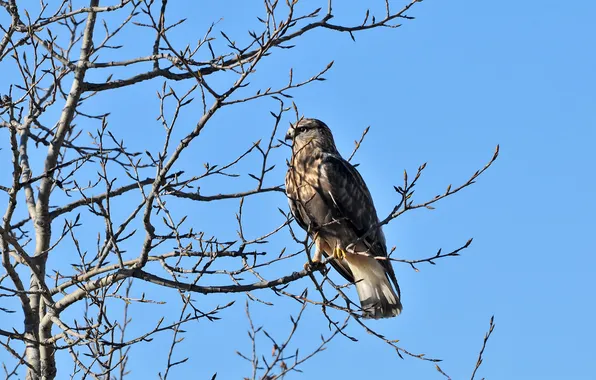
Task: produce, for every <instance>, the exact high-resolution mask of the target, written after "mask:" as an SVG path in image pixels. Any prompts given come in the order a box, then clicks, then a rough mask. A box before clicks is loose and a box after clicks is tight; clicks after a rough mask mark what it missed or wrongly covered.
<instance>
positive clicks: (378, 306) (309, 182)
mask: <svg viewBox="0 0 596 380" xmlns="http://www.w3.org/2000/svg"><path fill="white" fill-rule="evenodd" d="M286 140H292V158H291V160H290V162H289V167H288V172H287V174H286V194H287V196H288V201H289V204H290V209H291V211H292V214H293V215H294V218H295V219H296V221H297V222H298V224H299V225H300V227H302V228H303V229H304V230H305V231H307V233H308V234H309V235H310V236H311V237H312V239H313V240H314V243H315V246H316V248H315V253H314V256H313V258H312V264H314V265H320V263H321V260H322V256H323V255H324V256H325V257H333V259H332V260H331V261H330V263H331V265H332V266H333V268H335V270H337V271H338V272H339V273H340V274H341V275H342V276H343V277H344V278H345V279H346V280H348V281H350V282H352V283H355V284H356V290H357V292H358V297H359V298H360V305H361V308H362V312H363V316H364V317H365V318H375V319H377V318H390V317H394V316H396V315H398V314H399V313H400V312H401V310H402V305H401V302H400V290H399V285H398V284H397V279H396V278H395V272H394V271H393V267H392V266H391V262H390V261H389V260H387V259H386V258H387V246H386V243H385V235H384V234H383V230H382V229H381V226H380V225H379V218H378V217H377V212H376V210H375V206H374V204H373V200H372V197H371V195H370V192H369V191H368V188H367V187H366V184H365V183H364V180H363V179H362V177H361V176H360V173H358V171H357V170H356V168H354V166H352V165H351V164H350V163H349V162H348V161H346V160H344V159H343V158H342V156H341V155H340V154H339V152H338V151H337V148H336V147H335V142H334V141H333V135H332V134H331V130H330V129H329V127H327V125H325V123H323V122H322V121H320V120H317V119H301V120H300V121H299V122H298V123H296V124H295V125H291V126H290V129H288V132H287V134H286ZM378 258H381V259H380V260H379V259H378ZM306 265H311V263H307V264H306ZM392 284H393V286H394V287H395V288H394V287H393V286H392Z"/></svg>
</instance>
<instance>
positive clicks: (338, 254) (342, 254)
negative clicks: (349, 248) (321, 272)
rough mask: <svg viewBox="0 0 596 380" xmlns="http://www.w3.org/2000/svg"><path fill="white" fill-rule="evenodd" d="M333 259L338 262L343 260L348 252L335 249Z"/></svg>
mask: <svg viewBox="0 0 596 380" xmlns="http://www.w3.org/2000/svg"><path fill="white" fill-rule="evenodd" d="M333 257H334V258H335V259H336V260H343V259H345V258H346V251H344V250H343V249H341V248H339V247H335V249H334V250H333Z"/></svg>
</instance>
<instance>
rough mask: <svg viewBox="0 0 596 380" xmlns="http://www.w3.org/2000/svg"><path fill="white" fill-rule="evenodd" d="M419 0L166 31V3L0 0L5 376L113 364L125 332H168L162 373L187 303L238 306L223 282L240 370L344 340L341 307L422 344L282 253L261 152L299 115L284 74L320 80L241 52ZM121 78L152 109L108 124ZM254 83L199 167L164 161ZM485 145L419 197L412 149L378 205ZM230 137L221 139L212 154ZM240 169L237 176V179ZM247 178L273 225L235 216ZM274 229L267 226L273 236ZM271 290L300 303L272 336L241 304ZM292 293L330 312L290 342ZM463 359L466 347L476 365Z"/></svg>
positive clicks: (345, 316)
mask: <svg viewBox="0 0 596 380" xmlns="http://www.w3.org/2000/svg"><path fill="white" fill-rule="evenodd" d="M419 1H420V0H412V1H411V2H409V3H405V4H401V5H400V6H399V8H397V6H396V5H394V4H390V3H389V2H388V1H387V2H385V4H384V5H385V9H384V11H383V12H382V13H378V12H368V11H367V12H366V14H365V15H363V21H362V22H361V23H356V24H350V23H349V22H334V20H335V19H339V18H340V17H337V16H338V14H337V13H338V12H339V11H336V10H335V9H334V8H333V7H332V5H334V4H332V2H331V1H328V2H324V3H325V4H322V5H324V6H323V7H322V8H317V7H313V6H312V4H306V3H304V2H299V1H297V0H293V1H288V2H279V1H272V0H266V1H265V2H264V7H263V9H262V11H261V13H260V15H259V17H258V18H257V19H256V20H257V21H258V28H256V29H255V30H254V31H253V30H249V31H248V34H247V35H231V34H229V32H228V33H226V31H224V30H222V29H221V28H220V26H219V25H218V23H217V22H214V23H212V24H210V25H207V26H206V27H205V26H204V25H201V26H200V27H197V28H195V30H196V34H195V35H192V36H187V35H181V34H180V33H177V30H178V28H180V27H182V26H183V25H185V23H186V24H188V23H189V22H190V21H187V20H184V19H182V20H174V21H170V20H169V19H168V17H167V16H168V14H169V13H168V6H169V4H168V2H167V0H162V1H161V2H159V1H154V0H121V1H120V2H115V3H110V4H108V5H106V4H100V1H99V0H90V1H89V3H88V4H87V5H79V4H78V3H77V2H75V1H67V0H65V1H62V2H47V1H42V2H41V3H40V4H38V5H32V4H24V3H23V4H17V2H16V0H8V1H0V6H2V7H3V8H4V11H5V18H4V19H0V20H1V21H2V23H1V26H2V32H3V36H2V39H1V40H0V62H1V63H0V64H1V65H2V69H1V70H2V71H1V72H2V73H3V77H4V79H3V80H2V81H1V82H0V84H1V85H2V88H0V93H1V95H2V98H1V104H0V107H1V108H0V117H1V120H0V123H1V124H0V128H1V129H0V131H1V136H2V140H1V141H2V145H1V147H2V151H1V153H2V154H3V155H2V156H1V157H0V158H1V159H2V160H3V162H4V166H3V167H5V168H7V169H5V170H3V173H2V175H1V176H0V180H1V181H2V182H1V183H0V194H1V196H0V200H1V201H2V202H4V204H6V207H5V211H4V213H3V219H2V224H1V226H0V250H1V254H2V266H3V273H2V274H1V275H0V291H1V292H2V293H0V296H1V297H2V300H3V301H2V302H3V304H0V313H2V314H5V315H8V314H9V313H14V314H15V315H18V317H17V318H14V317H11V319H10V320H11V321H12V320H14V321H20V322H22V323H23V325H22V326H21V325H20V324H19V323H15V324H14V325H10V326H8V325H5V324H4V318H3V322H2V326H0V328H1V329H0V336H2V337H3V339H2V340H0V344H1V345H2V346H3V347H4V349H5V350H6V352H8V353H10V354H11V355H12V356H13V358H14V360H13V361H12V362H5V365H4V368H5V372H6V375H7V377H11V376H13V375H18V374H22V373H25V372H26V374H27V375H26V376H27V378H28V379H38V378H44V379H51V378H55V377H56V376H59V377H61V378H62V377H63V376H65V374H66V373H68V371H71V375H72V376H76V377H84V378H85V377H93V378H106V379H109V378H116V377H120V378H122V377H124V376H125V375H126V374H127V373H128V372H127V371H128V370H129V368H128V367H127V362H128V360H129V358H130V357H131V356H132V355H134V353H135V350H134V349H135V347H137V345H138V344H139V343H141V342H149V341H151V340H152V339H153V338H155V337H158V336H162V335H164V334H166V333H169V334H171V342H170V344H169V351H168V354H167V363H166V365H165V369H164V370H163V371H162V372H160V374H159V375H160V377H163V378H167V377H168V375H170V376H171V371H172V370H173V368H174V367H176V366H178V365H181V364H183V363H184V362H185V361H186V360H187V358H188V355H185V354H183V353H177V352H176V347H177V345H179V344H180V342H181V336H182V335H183V334H184V331H185V329H189V328H191V327H192V326H194V325H193V324H191V322H193V321H198V320H208V321H215V320H218V319H220V318H225V313H223V311H224V310H226V309H229V308H232V307H233V308H236V309H238V308H240V307H241V306H240V305H238V303H239V302H238V301H239V300H241V299H242V300H246V301H245V305H244V308H245V311H246V316H247V318H248V321H249V322H250V324H249V325H250V331H249V339H250V340H251V342H252V352H251V353H242V352H239V355H240V356H241V357H242V358H244V359H246V360H248V361H249V362H250V363H251V366H252V373H251V374H249V377H251V378H263V379H272V378H280V377H283V376H285V375H286V374H288V373H289V372H293V371H297V370H299V368H300V366H301V364H303V363H304V362H305V361H306V360H308V359H310V358H311V357H313V356H314V355H316V354H318V353H320V352H322V351H323V350H324V349H325V347H326V346H327V344H328V343H329V342H330V341H331V340H332V339H336V338H337V339H346V338H347V339H349V340H356V338H355V337H353V336H351V335H350V333H349V332H348V330H347V326H348V325H350V324H355V325H358V326H360V328H361V329H362V330H363V331H366V332H368V333H370V334H373V335H374V336H376V337H377V338H378V339H379V340H380V341H382V342H384V343H385V344H387V345H389V346H391V347H392V348H393V349H394V350H395V351H396V353H397V354H398V355H399V356H400V357H401V356H404V355H406V356H412V357H415V358H418V359H421V360H424V361H429V362H432V363H436V362H437V361H438V360H437V359H433V358H428V357H426V356H424V355H422V354H416V353H411V352H410V351H408V350H407V349H405V348H403V347H401V346H400V345H398V343H397V342H396V341H394V340H392V339H393V338H386V337H384V336H383V335H381V334H380V333H378V332H376V331H375V329H374V328H372V327H370V326H369V325H368V324H367V322H366V321H365V320H362V319H361V318H360V314H359V313H360V311H359V310H358V306H357V303H354V302H352V301H351V297H352V294H351V291H352V290H348V289H347V287H346V285H345V284H342V283H338V282H336V278H335V277H334V276H333V275H330V276H328V274H329V272H327V271H326V270H320V271H319V270H316V271H313V270H312V269H310V268H307V269H304V270H302V267H301V266H298V267H296V266H295V265H294V264H292V265H290V264H285V263H289V262H291V263H294V262H296V260H295V259H294V258H297V257H301V258H304V257H305V255H306V256H308V257H310V250H311V242H310V241H309V240H308V238H307V237H305V235H304V234H303V232H302V231H298V230H296V229H295V227H294V224H293V222H292V218H291V216H290V215H289V213H288V210H287V206H280V205H285V199H284V197H283V193H284V189H283V186H282V185H281V183H282V182H283V174H280V173H283V171H285V165H284V162H283V161H282V160H280V159H279V158H280V157H282V155H285V154H286V153H287V150H285V146H284V143H283V142H282V141H281V140H279V138H280V137H281V135H280V134H282V133H283V132H285V125H287V122H288V121H295V120H297V119H298V118H299V117H300V116H301V115H300V112H299V108H298V105H296V104H294V103H293V102H292V100H291V99H292V95H291V94H292V92H293V91H294V90H296V89H298V88H300V87H305V86H311V85H314V84H315V82H319V81H323V80H325V78H324V75H325V74H326V73H327V72H328V71H329V70H331V68H332V65H333V62H330V63H329V64H328V65H327V66H325V67H322V68H321V70H320V71H318V72H314V73H312V74H311V75H309V76H303V75H301V76H300V77H294V74H293V70H292V69H290V71H289V73H288V74H287V81H286V82H285V83H284V84H277V82H276V81H275V80H274V79H273V77H272V78H271V79H270V78H268V77H267V76H265V77H263V75H259V71H258V70H257V69H258V68H261V67H262V66H263V65H264V62H265V61H266V60H270V59H271V58H270V57H271V56H276V55H281V54H283V53H282V52H283V50H285V49H291V48H293V47H294V46H295V45H297V44H300V43H302V42H303V40H304V38H305V36H307V35H310V34H313V33H315V32H316V31H319V30H327V31H330V32H332V33H327V34H325V35H324V38H326V39H327V40H325V43H329V41H332V40H333V38H335V36H336V35H337V34H339V33H348V34H349V35H350V36H351V37H352V39H354V36H355V35H356V34H357V33H358V32H361V31H364V30H369V29H377V28H382V27H391V28H394V27H397V26H399V24H398V22H400V21H403V20H408V19H411V17H410V16H408V14H407V12H408V11H409V10H410V8H412V7H414V6H415V5H416V3H418V2H419ZM381 5H383V4H381ZM373 13H376V14H375V15H373ZM190 16H191V15H189V17H190ZM191 21H192V20H191ZM201 27H202V28H204V29H201ZM127 33H129V34H130V33H134V38H127V37H126V34H127ZM199 35H200V37H199ZM197 38H198V42H196V43H190V42H189V41H194V40H197ZM296 65H300V63H296ZM127 90H129V92H128V94H129V96H131V97H133V96H134V97H135V98H136V97H138V98H139V99H142V100H141V101H143V102H146V104H151V101H150V100H148V99H153V101H154V104H155V107H153V106H150V107H148V109H147V110H145V109H144V107H143V108H141V107H132V106H128V105H127V106H126V107H125V111H127V112H128V113H129V114H135V113H136V114H138V113H149V114H155V115H156V116H157V120H156V121H155V122H154V125H152V126H148V125H145V124H137V125H122V119H120V118H119V116H118V114H117V113H114V112H112V111H113V110H114V109H115V108H117V107H118V106H117V105H115V104H109V99H110V98H109V97H110V96H111V94H112V93H115V92H118V91H127ZM156 90H157V97H156V98H155V96H154V95H152V94H153V93H154V91H156ZM195 98H196V99H195ZM265 101H267V103H266V104H267V106H270V105H271V104H275V106H274V107H273V108H272V109H271V112H270V114H271V117H272V119H271V123H270V126H269V127H268V132H266V133H262V132H260V133H261V135H262V139H260V140H258V141H256V142H250V141H236V142H235V143H234V149H232V148H230V149H228V148H227V147H226V149H222V154H221V156H220V157H202V158H205V159H206V160H208V162H207V163H205V164H204V167H202V168H200V167H197V166H196V165H188V163H186V164H185V163H183V160H182V159H181V157H183V155H189V154H191V155H193V157H201V154H200V152H201V151H200V147H199V146H198V145H199V141H200V140H201V135H202V134H204V133H208V130H209V129H210V128H211V129H215V128H217V123H218V119H217V118H218V115H220V114H222V113H225V112H228V113H233V112H237V111H235V110H237V109H238V108H239V107H241V106H242V105H245V104H248V103H249V104H251V106H252V105H253V104H263V102H265ZM271 102H274V103H271ZM106 103H108V104H106ZM120 115H121V113H120ZM155 124H157V125H159V126H160V127H161V128H155ZM242 127H243V126H238V128H242ZM367 131H368V129H366V130H365V131H364V133H363V134H362V137H361V138H360V140H359V141H358V142H357V143H356V145H355V149H354V152H352V154H351V155H350V159H352V158H353V157H354V154H355V153H356V151H357V150H358V148H359V146H360V144H361V143H362V141H363V139H364V137H365V135H366V133H367ZM221 138H222V139H228V140H229V138H230V136H221ZM222 141H223V140H222ZM236 146H243V148H244V149H243V150H242V151H237V149H236ZM277 152H280V154H279V155H278V153H277ZM497 154H498V148H497V151H496V152H495V154H494V156H493V157H492V159H490V161H489V162H488V163H487V164H486V165H485V166H484V167H483V168H482V169H481V170H479V171H477V172H476V173H474V174H473V175H472V176H471V177H470V178H469V180H467V181H466V182H464V183H463V184H461V185H459V186H454V187H451V186H449V187H448V188H447V189H446V190H445V191H444V192H443V193H442V194H441V195H438V196H437V197H435V198H433V199H430V200H424V201H417V202H414V200H413V195H412V194H413V189H414V186H415V185H416V183H417V181H418V179H419V178H420V176H421V175H422V173H423V171H424V168H425V165H421V166H420V168H419V169H418V171H417V172H416V173H415V174H414V175H413V176H411V175H410V176H409V175H408V173H407V172H405V171H404V175H403V184H402V185H401V186H399V187H396V188H395V190H396V192H397V195H398V203H397V204H396V206H395V208H394V209H393V210H392V211H391V213H390V214H389V215H387V216H386V217H385V218H384V219H383V220H382V221H381V224H387V223H390V222H391V221H392V220H394V219H395V218H397V217H399V216H401V215H403V214H404V213H405V212H407V211H410V210H414V209H418V208H429V209H431V208H432V207H433V204H434V203H436V202H438V201H439V200H441V199H443V198H445V197H448V196H450V195H452V194H454V193H456V192H458V191H459V190H462V189H463V188H465V187H467V186H469V185H471V184H473V183H474V181H475V180H476V179H477V177H478V176H480V175H481V174H482V173H483V172H484V171H485V170H486V169H487V168H488V167H489V166H490V165H491V164H492V163H493V162H494V160H495V159H496V157H497ZM230 155H235V157H233V158H231V159H228V161H224V160H225V159H226V158H228V157H231V156H230ZM9 160H10V161H11V163H9ZM193 161H194V162H196V160H193ZM8 168H10V169H8ZM247 179H248V180H249V181H253V184H252V186H249V187H246V185H247V183H248V182H247ZM230 189H232V190H230ZM210 191H212V192H210ZM254 197H269V198H271V201H270V204H271V207H272V209H273V210H275V209H277V207H280V209H279V212H280V214H279V215H280V218H281V219H280V221H279V223H278V225H277V226H275V227H273V228H271V229H269V225H268V224H270V223H264V222H262V221H261V222H259V212H255V211H254V210H251V211H250V212H248V215H247V211H246V206H245V204H247V203H248V202H250V201H251V200H252V199H253V198H254ZM230 202H234V204H235V205H236V206H237V213H236V219H237V223H236V224H235V225H224V226H219V227H220V228H218V231H225V232H218V233H217V234H216V233H211V232H209V231H210V230H213V229H212V228H209V225H210V224H209V221H210V220H213V221H214V222H213V223H212V224H218V223H219V221H218V218H217V214H218V213H219V211H220V210H223V208H224V207H229V205H230V204H231V203H230ZM206 204H209V206H205V205H206ZM211 204H213V205H211ZM207 207H209V208H210V210H211V211H210V212H205V210H207ZM191 210H192V211H191ZM199 210H201V212H202V214H201V215H199V216H197V213H198V212H199ZM201 223H202V224H201ZM198 225H202V227H198ZM205 226H207V228H205ZM248 230H250V232H248ZM235 234H237V236H236V237H232V236H234V235H235ZM273 239H278V240H282V241H283V242H284V243H283V244H284V247H283V249H278V248H276V245H275V244H273V243H272V242H271V241H272V240H273ZM470 243H471V240H469V241H468V242H466V243H465V244H463V245H462V246H461V247H459V248H457V249H455V250H452V251H451V252H448V253H443V252H441V251H439V252H438V253H437V254H436V255H432V256H430V257H427V258H421V259H418V260H403V259H398V258H391V260H393V261H395V262H398V263H405V264H407V265H409V266H411V267H412V268H414V269H416V265H417V264H419V263H425V262H428V263H431V264H434V262H435V261H436V260H438V259H440V258H444V257H450V256H457V255H459V253H460V252H461V251H462V250H464V249H465V248H467V247H468V246H469V245H470ZM288 268H293V269H294V270H291V269H288ZM27 279H29V281H27ZM149 284H151V285H149ZM160 288H167V289H169V290H170V291H169V292H168V293H167V294H169V298H168V300H167V302H166V301H157V300H156V298H159V297H156V296H155V292H157V290H156V289H160ZM223 293H232V294H234V295H235V296H234V297H232V298H224V296H223V295H222V294H223ZM159 294H161V293H159ZM175 294H177V297H174V295H175ZM196 295H201V298H200V301H197V299H195V296H196ZM206 298H208V299H209V301H207V302H206V301H205V299H206ZM280 299H281V300H283V301H279V300H280ZM286 300H292V301H293V302H294V303H295V304H297V305H299V309H298V310H297V311H296V314H295V315H294V316H293V317H291V325H290V326H289V331H288V333H287V335H286V336H285V337H284V338H283V339H282V338H279V337H276V336H274V335H273V334H271V333H269V332H268V330H267V329H265V328H262V327H258V326H257V324H256V323H253V320H252V317H251V307H253V306H252V305H255V304H265V305H270V307H271V309H272V310H274V311H273V312H274V313H280V314H284V315H286V314H287V312H286V311H285V310H284V309H282V308H277V307H276V306H275V305H276V303H278V302H287V301H286ZM163 303H166V304H167V305H173V306H176V307H177V309H176V310H173V308H166V307H165V306H163V307H161V308H160V309H159V310H160V311H159V312H158V313H161V314H159V315H157V316H155V318H154V319H155V320H154V321H153V322H154V323H155V325H154V327H153V328H149V329H146V330H144V331H139V330H140V329H139V328H135V326H131V324H134V323H135V322H132V321H131V318H130V317H129V313H130V312H132V311H131V309H132V308H136V307H143V306H144V305H151V304H157V305H161V304H163ZM206 304H207V305H211V304H213V306H212V307H209V308H206V306H205V305H206ZM307 308H314V309H316V310H317V311H318V313H320V315H321V316H322V318H324V319H325V320H326V321H327V322H328V323H327V325H328V327H329V329H328V330H326V332H325V333H324V334H323V335H322V336H321V340H320V341H319V342H318V343H317V344H315V345H314V346H313V347H309V352H307V353H305V352H298V350H295V351H290V347H291V344H290V343H291V342H292V339H294V338H295V337H296V335H297V333H296V332H297V329H298V328H299V327H300V323H301V318H302V316H303V313H304V311H305V310H306V309H307ZM174 315H177V317H176V318H174V317H173V316H174ZM222 316H223V317H222ZM219 323H225V319H224V321H222V322H219ZM269 325H271V322H269ZM327 325H324V326H322V328H324V327H327ZM131 330H132V331H131ZM490 331H492V321H491V329H490ZM263 340H265V341H267V340H268V341H269V342H270V346H269V347H271V346H272V347H273V352H272V355H271V357H270V359H265V357H264V356H263V354H262V353H261V352H260V348H259V349H257V348H256V347H257V341H258V342H261V341H263ZM485 343H486V340H485ZM268 344H269V343H268ZM258 347H261V346H260V345H259V346H258ZM60 355H62V356H60ZM66 355H68V357H69V358H70V359H68V360H70V362H71V365H70V366H69V367H68V368H66V366H65V367H64V368H62V367H61V368H58V367H59V366H58V365H57V360H58V358H59V357H63V358H67V356H66ZM180 357H181V359H180ZM64 360H66V359H64ZM480 363H481V354H480V357H479V361H478V363H477V367H478V366H479V365H480ZM436 368H437V369H438V370H439V372H441V373H443V372H442V370H441V369H440V367H438V366H437V367H436ZM57 373H59V375H57ZM213 378H215V375H214V376H213Z"/></svg>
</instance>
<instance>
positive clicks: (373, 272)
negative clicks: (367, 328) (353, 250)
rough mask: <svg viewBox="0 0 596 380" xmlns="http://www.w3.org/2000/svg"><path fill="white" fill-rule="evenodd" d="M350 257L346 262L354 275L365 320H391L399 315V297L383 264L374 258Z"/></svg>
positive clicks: (400, 308)
mask: <svg viewBox="0 0 596 380" xmlns="http://www.w3.org/2000/svg"><path fill="white" fill-rule="evenodd" d="M349 256H351V257H350V258H347V260H346V261H347V262H348V264H349V266H350V270H351V271H352V273H353V274H354V279H355V281H356V291H357V292H358V298H360V306H361V307H362V311H363V312H364V315H363V316H364V318H374V319H379V318H391V317H395V316H397V315H399V313H401V310H402V306H401V302H400V299H399V296H398V295H397V294H396V293H395V290H394V289H393V287H392V286H391V284H390V283H389V279H388V278H387V275H386V274H385V268H384V267H383V266H382V265H381V263H379V261H378V260H376V259H374V258H372V257H367V256H357V255H349Z"/></svg>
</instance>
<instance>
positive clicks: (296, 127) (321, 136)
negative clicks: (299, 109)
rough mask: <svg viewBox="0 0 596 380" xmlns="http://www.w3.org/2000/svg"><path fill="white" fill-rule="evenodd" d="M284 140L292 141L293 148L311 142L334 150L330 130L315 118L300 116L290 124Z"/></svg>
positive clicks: (300, 147) (299, 147)
mask: <svg viewBox="0 0 596 380" xmlns="http://www.w3.org/2000/svg"><path fill="white" fill-rule="evenodd" d="M286 140H291V141H292V146H293V147H294V149H296V148H298V149H302V147H304V146H305V145H306V144H313V146H316V147H319V148H322V149H330V150H333V151H335V150H336V148H335V142H334V141H333V135H332V134H331V130H330V129H329V127H328V126H327V125H326V124H325V123H323V122H322V121H321V120H317V119H304V118H302V119H300V120H299V121H298V122H297V123H296V124H293V125H290V128H289V129H288V132H287V133H286Z"/></svg>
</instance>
